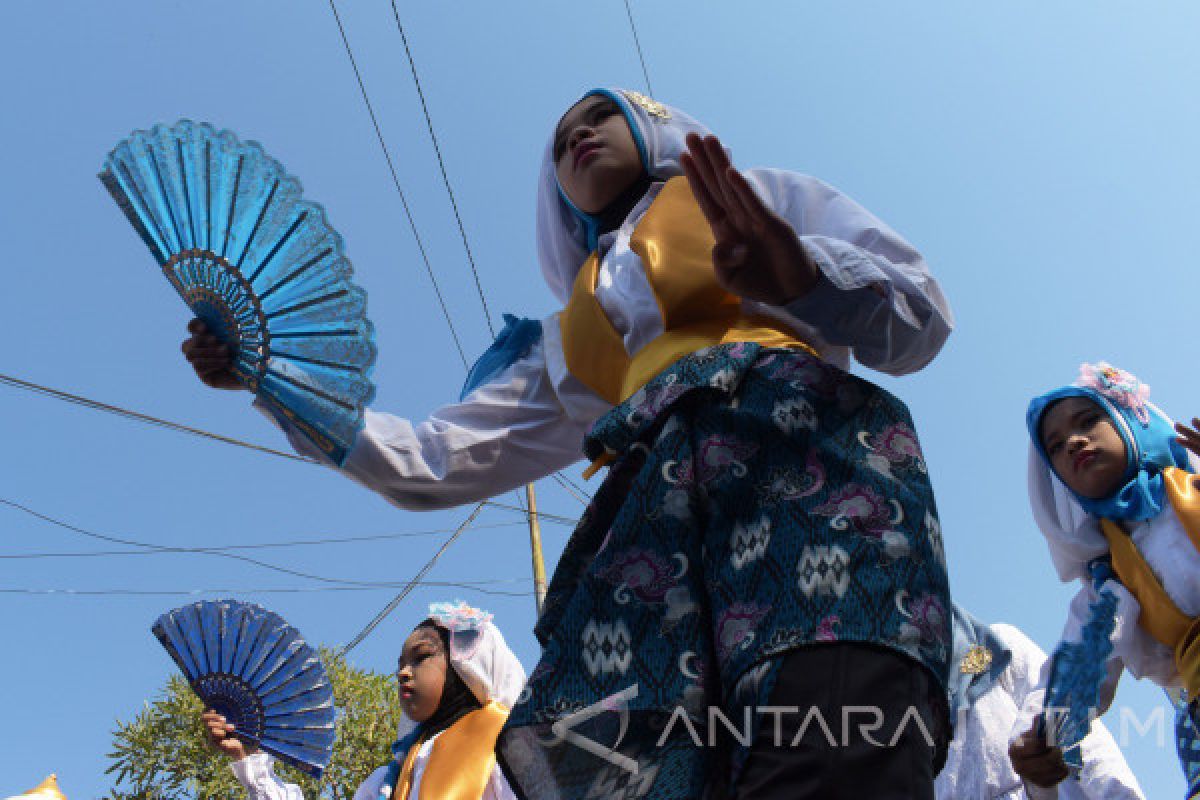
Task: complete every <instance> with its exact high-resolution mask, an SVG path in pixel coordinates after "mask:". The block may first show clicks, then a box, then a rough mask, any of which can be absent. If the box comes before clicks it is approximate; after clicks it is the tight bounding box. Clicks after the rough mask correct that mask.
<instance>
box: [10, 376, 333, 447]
mask: <svg viewBox="0 0 1200 800" xmlns="http://www.w3.org/2000/svg"><path fill="white" fill-rule="evenodd" d="M0 385H3V386H11V387H13V388H14V389H22V390H24V391H28V392H34V393H36V394H41V395H45V396H47V397H53V398H55V399H56V400H63V401H65V402H67V403H73V404H75V405H78V406H83V407H84V408H90V409H92V410H94V411H103V412H105V413H107V414H114V415H116V416H118V417H124V418H125V419H130V420H133V421H135V422H145V423H147V424H149V425H154V426H156V427H159V428H166V429H168V430H173V431H179V432H180V433H187V434H191V435H192V436H199V437H201V438H203V439H212V440H213V441H217V442H224V443H225V444H232V445H236V446H237V447H244V448H246V449H248V450H256V451H258V452H260V453H266V454H268V455H272V456H281V457H283V458H289V459H291V460H293V461H306V462H309V463H313V464H315V463H317V462H316V461H314V460H313V459H311V458H306V457H304V456H298V455H296V454H295V453H285V452H284V451H282V450H275V449H272V448H270V447H263V446H262V445H260V444H253V443H251V442H243V441H242V440H241V439H234V438H232V437H229V436H222V435H221V434H219V433H211V432H209V431H205V430H201V429H200V428H193V427H191V426H190V425H184V424H182V423H179V422H171V421H170V420H166V419H160V418H158V417H152V416H150V415H149V414H142V413H140V412H138V411H131V410H129V409H127V408H121V407H120V406H114V405H110V404H108V403H101V402H100V401H99V400H92V399H89V398H87V397H83V396H82V395H77V394H71V393H70V392H64V391H62V390H61V389H52V388H50V387H49V386H42V385H41V384H38V383H33V382H32V381H25V380H21V379H20V378H15V377H13V376H12V375H5V374H3V373H0Z"/></svg>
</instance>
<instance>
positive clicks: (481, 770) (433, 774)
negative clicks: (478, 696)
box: [392, 701, 508, 800]
mask: <svg viewBox="0 0 1200 800" xmlns="http://www.w3.org/2000/svg"><path fill="white" fill-rule="evenodd" d="M507 719H508V709H507V708H505V707H504V706H503V705H501V704H500V703H497V702H495V701H492V702H491V703H488V704H487V705H486V706H484V707H483V708H481V709H478V710H476V711H472V712H471V713H469V714H467V715H466V716H464V717H463V718H462V719H460V720H458V721H457V722H455V723H454V724H453V725H451V726H450V727H449V728H447V729H446V730H444V731H442V732H441V733H440V734H439V735H438V737H437V738H436V739H434V740H433V748H432V749H431V750H430V753H429V759H428V760H427V761H426V762H425V770H424V772H422V773H421V783H420V785H419V787H418V788H417V796H416V797H410V796H409V795H410V794H411V793H412V784H413V769H414V766H415V764H416V761H417V752H418V751H419V750H420V749H421V743H420V742H417V743H416V744H414V745H413V746H412V747H411V748H409V751H408V755H407V756H406V757H405V759H404V765H403V766H402V767H401V768H400V777H399V778H398V779H397V781H396V786H395V788H394V790H393V791H392V798H393V800H479V799H480V798H481V797H483V791H484V789H486V788H487V785H488V781H489V780H491V777H492V770H494V769H495V768H496V738H497V737H498V736H499V735H500V729H501V728H503V727H504V722H505V720H507Z"/></svg>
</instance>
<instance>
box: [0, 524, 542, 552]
mask: <svg viewBox="0 0 1200 800" xmlns="http://www.w3.org/2000/svg"><path fill="white" fill-rule="evenodd" d="M518 525H520V526H524V525H525V523H524V522H489V523H487V524H486V525H475V526H473V528H472V530H477V531H478V530H483V529H484V528H513V527H516V526H518ZM453 532H454V528H438V529H435V530H428V531H409V532H405V533H377V534H371V535H367V536H337V537H330V538H327V539H298V540H294V541H286V542H254V543H250V544H229V545H219V546H214V547H206V548H204V549H205V550H209V551H214V552H228V551H230V550H266V549H270V548H286V547H306V546H316V545H326V544H357V543H360V542H376V541H390V540H395V539H408V538H416V537H426V536H438V535H441V534H444V533H453ZM163 552H164V551H162V550H144V549H143V550H82V551H55V552H39V553H0V560H16V561H20V560H26V559H35V560H36V559H44V558H100V557H109V556H149V555H159V554H161V553H163ZM165 552H185V553H186V552H190V551H189V550H188V549H186V548H181V549H171V550H168V551H165Z"/></svg>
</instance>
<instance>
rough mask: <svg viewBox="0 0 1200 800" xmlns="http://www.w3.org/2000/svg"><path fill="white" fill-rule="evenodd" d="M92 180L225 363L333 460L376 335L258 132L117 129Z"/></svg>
mask: <svg viewBox="0 0 1200 800" xmlns="http://www.w3.org/2000/svg"><path fill="white" fill-rule="evenodd" d="M100 180H101V181H103V183H104V185H105V187H107V188H108V190H109V192H110V193H111V194H112V196H113V199H115V200H116V201H117V204H118V205H119V206H120V207H121V210H122V211H123V212H125V216H126V217H127V218H128V219H129V222H130V223H131V224H132V225H133V227H134V229H135V230H136V231H137V232H138V234H139V235H140V236H141V238H142V241H144V242H145V243H146V246H147V247H148V248H150V252H151V254H152V255H153V256H154V258H155V260H156V261H157V262H158V264H159V266H160V267H161V268H162V271H163V274H164V275H165V276H166V278H167V280H168V281H170V282H171V285H172V286H174V287H175V290H176V291H177V292H179V295H180V296H181V297H182V298H183V300H184V302H185V303H187V304H188V306H189V307H190V308H191V309H192V312H193V313H194V314H195V315H196V316H197V317H198V318H200V319H201V320H203V321H204V323H205V324H206V325H207V326H208V329H209V330H210V331H211V332H213V333H214V334H215V335H216V336H217V337H218V338H220V339H221V340H222V342H223V343H225V344H226V345H227V346H228V347H229V349H230V351H231V352H232V353H233V370H234V372H235V373H236V374H237V376H238V377H239V378H240V379H241V380H242V381H243V382H244V383H245V384H246V386H247V387H248V388H249V389H250V390H251V391H253V392H255V393H256V394H258V396H259V397H261V398H263V399H264V400H265V401H266V402H267V403H268V404H269V405H271V406H272V407H274V409H275V410H277V411H279V412H281V413H282V414H283V415H284V416H285V417H286V418H287V419H289V420H290V421H291V422H293V423H294V424H295V425H296V426H297V428H299V429H300V430H301V431H303V432H304V434H305V435H306V436H307V437H308V438H309V439H311V440H312V441H313V442H314V443H315V444H316V445H317V446H318V447H319V448H320V449H321V450H322V452H324V453H325V454H326V455H328V456H329V457H330V458H331V459H333V460H334V461H335V462H337V463H338V464H341V463H342V461H344V460H345V457H346V453H347V451H348V450H349V449H350V447H351V446H352V445H353V443H354V438H355V436H356V435H357V433H358V429H359V428H360V427H361V425H362V409H363V407H364V406H365V405H367V404H368V403H369V402H370V401H371V398H372V397H373V395H374V392H375V387H374V385H373V384H372V383H371V381H370V379H369V374H370V370H371V366H372V365H373V364H374V362H375V343H374V330H373V328H372V326H371V323H370V321H368V320H367V318H366V303H367V298H366V293H365V292H364V291H363V290H362V289H361V288H360V287H358V286H356V285H355V284H354V283H352V282H351V275H352V269H351V267H350V262H349V261H347V260H346V257H345V255H344V253H343V248H342V238H341V236H339V235H338V233H337V232H336V231H334V230H333V228H331V227H330V226H329V224H328V223H327V222H326V220H325V212H324V210H323V209H322V208H321V207H320V206H319V205H317V204H315V203H311V202H309V201H307V200H304V199H303V197H302V196H301V189H300V182H299V181H298V180H296V179H295V178H294V177H292V176H291V175H289V174H287V172H286V171H284V169H283V167H282V166H281V165H280V164H279V162H277V161H275V160H274V159H273V158H271V157H270V156H268V155H267V154H266V153H265V152H263V150H262V148H261V147H260V146H259V145H258V144H257V143H255V142H242V141H239V140H238V138H237V137H236V136H234V134H233V133H231V132H230V131H220V132H218V131H216V130H214V129H213V128H212V127H211V126H210V125H207V124H197V123H193V122H190V121H187V120H184V121H181V122H178V123H176V124H175V125H173V126H171V127H169V128H168V127H165V126H163V125H156V126H155V127H154V128H152V129H151V130H149V131H136V132H134V133H133V134H132V135H131V136H129V137H128V138H127V139H124V140H123V141H121V142H120V143H118V144H117V146H116V147H115V148H114V149H113V151H112V152H111V153H110V154H109V156H108V158H107V159H106V160H105V162H104V171H103V172H101V173H100Z"/></svg>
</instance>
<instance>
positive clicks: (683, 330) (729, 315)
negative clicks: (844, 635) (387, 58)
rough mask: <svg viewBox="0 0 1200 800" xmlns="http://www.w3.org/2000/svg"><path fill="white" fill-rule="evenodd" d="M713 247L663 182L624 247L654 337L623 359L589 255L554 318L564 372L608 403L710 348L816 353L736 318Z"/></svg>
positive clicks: (676, 190)
mask: <svg viewBox="0 0 1200 800" xmlns="http://www.w3.org/2000/svg"><path fill="white" fill-rule="evenodd" d="M714 244H715V240H714V239H713V235H712V229H711V228H710V227H709V225H708V221H707V220H706V219H705V218H704V214H703V213H702V212H701V211H700V207H699V206H698V205H697V204H696V199H695V197H694V196H693V195H692V190H691V187H690V186H688V183H687V180H686V179H684V178H671V179H670V180H669V181H667V182H666V184H664V185H663V187H662V189H661V190H660V191H659V193H658V197H656V198H655V199H654V202H653V203H651V204H650V208H649V209H647V211H646V214H645V215H644V216H643V217H642V219H641V221H640V222H639V223H638V225H637V227H636V228H635V229H634V232H633V236H632V237H631V238H630V241H629V246H630V249H632V250H633V251H634V252H635V253H636V254H637V255H638V256H639V257H640V258H641V260H642V266H643V268H644V269H645V271H646V278H647V280H648V281H649V283H650V289H651V291H652V292H653V293H654V299H655V300H656V301H657V302H658V307H659V311H660V312H661V313H662V318H663V332H662V334H660V335H659V336H658V337H656V338H655V339H654V340H653V341H651V342H650V343H649V344H648V345H646V346H645V347H644V348H642V349H641V350H640V351H639V352H638V353H637V354H636V355H634V356H632V357H630V355H629V353H628V352H626V350H625V342H624V341H623V340H622V338H621V335H620V334H619V333H617V331H616V329H615V328H613V326H612V323H611V322H609V320H608V317H607V316H606V315H605V313H604V309H603V307H601V305H600V303H599V301H597V300H596V278H597V276H598V275H599V271H600V258H599V255H598V254H597V253H592V255H591V256H589V257H588V260H587V261H586V262H585V263H584V265H583V267H582V268H581V269H580V270H579V274H578V275H577V276H576V278H575V285H574V287H573V288H572V290H571V298H570V300H569V301H568V303H567V307H566V308H565V309H564V310H563V313H562V315H561V316H560V320H559V327H560V330H561V332H562V346H563V355H564V357H565V358H566V363H567V369H568V371H569V372H570V373H571V374H572V375H574V376H575V377H576V378H578V379H579V380H580V381H581V382H582V383H583V384H584V385H585V386H587V387H588V388H589V389H591V390H592V391H594V392H595V393H596V394H598V395H600V396H601V397H603V398H604V399H605V400H607V401H609V402H610V403H612V404H613V405H616V404H618V403H621V402H623V401H624V400H626V399H628V398H629V396H630V395H632V394H633V393H634V392H636V391H637V390H638V389H640V388H641V387H642V386H645V385H646V384H647V383H648V382H649V381H650V380H651V379H653V378H654V377H655V376H656V375H658V374H659V373H660V372H662V371H663V370H665V369H666V368H667V367H669V366H671V364H673V363H675V362H676V361H678V360H679V359H680V358H682V357H684V356H686V355H688V354H689V353H694V352H696V351H697V350H701V349H703V348H705V347H710V346H712V345H717V344H726V343H729V342H758V343H759V344H762V345H765V346H767V347H791V348H798V349H801V350H806V351H808V352H809V353H813V355H816V353H815V351H813V349H812V347H810V346H809V345H807V344H805V343H804V342H801V341H799V340H798V339H796V334H795V333H794V332H792V331H791V330H789V329H788V328H787V327H786V326H785V325H783V324H782V323H781V322H779V321H778V320H774V319H771V318H769V317H763V316H754V315H748V314H744V313H743V312H742V308H741V305H742V301H741V299H740V298H738V297H736V296H735V295H732V294H730V293H729V292H727V291H725V290H724V289H723V288H721V286H720V284H718V283H717V276H716V271H715V270H714V269H713V264H712V248H713V245H714Z"/></svg>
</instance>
